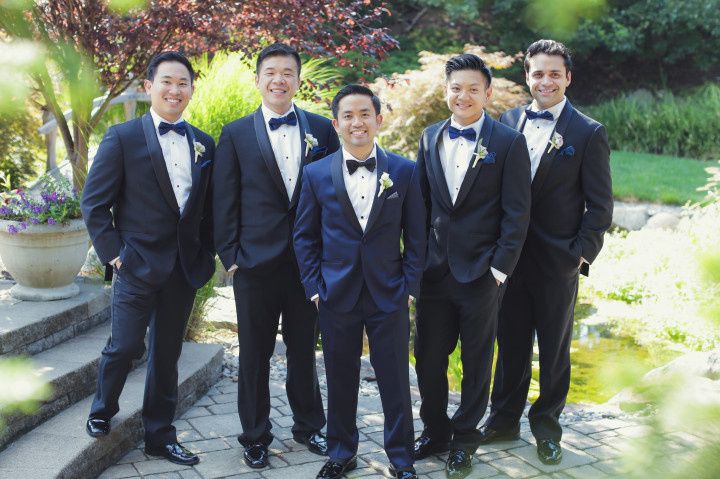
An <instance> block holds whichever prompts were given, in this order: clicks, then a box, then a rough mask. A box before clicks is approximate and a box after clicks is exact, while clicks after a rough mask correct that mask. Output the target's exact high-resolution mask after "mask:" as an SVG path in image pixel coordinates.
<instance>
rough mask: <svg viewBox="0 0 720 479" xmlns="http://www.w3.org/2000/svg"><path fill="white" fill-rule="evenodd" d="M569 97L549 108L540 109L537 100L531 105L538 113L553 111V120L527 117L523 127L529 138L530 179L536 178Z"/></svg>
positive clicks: (526, 136) (526, 137)
mask: <svg viewBox="0 0 720 479" xmlns="http://www.w3.org/2000/svg"><path fill="white" fill-rule="evenodd" d="M566 102H567V98H563V99H562V101H561V102H560V103H558V104H557V105H555V106H553V107H550V108H548V109H547V110H540V109H538V107H537V105H536V104H535V102H533V103H532V105H530V110H532V111H536V112H538V113H540V112H542V111H549V112H550V113H552V116H553V120H552V121H550V120H542V119H540V118H536V119H534V120H531V119H529V118H528V119H527V120H526V121H525V127H524V128H523V131H522V132H523V135H525V140H527V146H528V153H530V179H531V180H532V179H533V178H535V172H536V171H537V169H538V166H539V165H540V159H541V158H542V156H543V154H544V153H545V152H546V151H547V149H548V142H549V141H550V136H551V135H552V133H553V131H555V125H557V121H558V117H559V116H560V113H562V110H563V108H565V103H566Z"/></svg>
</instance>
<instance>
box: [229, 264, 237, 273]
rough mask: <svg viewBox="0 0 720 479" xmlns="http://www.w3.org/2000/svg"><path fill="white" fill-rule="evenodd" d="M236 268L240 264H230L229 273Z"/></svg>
mask: <svg viewBox="0 0 720 479" xmlns="http://www.w3.org/2000/svg"><path fill="white" fill-rule="evenodd" d="M236 269H238V265H236V264H234V265H232V266H230V267H229V268H228V270H227V272H228V273H232V272H233V271H235V270H236Z"/></svg>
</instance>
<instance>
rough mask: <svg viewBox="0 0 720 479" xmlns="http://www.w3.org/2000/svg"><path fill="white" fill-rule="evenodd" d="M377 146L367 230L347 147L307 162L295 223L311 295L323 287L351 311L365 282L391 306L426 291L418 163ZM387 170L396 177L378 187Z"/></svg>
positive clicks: (323, 294) (334, 305)
mask: <svg viewBox="0 0 720 479" xmlns="http://www.w3.org/2000/svg"><path fill="white" fill-rule="evenodd" d="M376 151H377V158H376V159H377V178H378V183H377V187H376V192H375V195H374V198H373V204H372V208H371V210H370V215H369V217H368V221H367V224H366V227H365V231H364V232H363V230H362V227H361V226H360V222H359V221H358V219H357V215H356V214H355V210H354V209H353V206H352V203H351V202H350V197H349V196H348V193H347V189H346V187H345V181H344V179H343V171H342V169H343V168H344V165H343V154H342V150H340V151H337V152H335V153H334V154H332V155H330V156H327V157H325V158H323V159H322V160H320V161H317V162H315V163H313V164H311V165H308V166H307V167H305V173H304V175H303V179H302V190H301V193H300V201H299V204H298V215H297V221H296V224H295V252H296V254H297V261H298V265H299V267H300V277H301V280H302V283H303V286H304V287H305V294H306V295H307V297H308V298H312V297H313V296H314V295H315V294H318V295H319V296H320V300H321V301H323V302H324V303H327V305H328V306H329V307H330V308H331V309H333V310H335V311H338V312H348V311H351V310H352V308H353V307H354V306H355V304H356V303H357V301H358V299H359V297H360V292H361V289H362V287H363V284H365V285H366V287H367V289H368V292H369V293H370V295H371V297H372V299H373V301H375V304H377V306H378V307H379V309H380V310H381V311H384V312H388V313H389V312H392V311H396V310H398V309H399V308H401V307H403V306H406V305H407V299H408V295H412V296H415V297H417V296H418V293H419V290H420V277H421V275H422V265H423V261H424V258H425V237H426V235H425V208H424V204H423V201H422V196H421V193H420V185H419V183H418V179H417V175H416V174H415V165H414V164H413V162H412V161H410V160H407V159H405V158H403V157H401V156H398V155H395V154H393V153H390V152H386V151H383V150H382V149H381V148H379V147H378V148H377V149H376ZM385 172H387V173H388V174H389V175H390V179H391V180H392V183H393V184H392V186H391V187H390V188H388V189H385V190H384V191H382V193H380V182H379V178H380V177H381V176H382V174H383V173H385ZM401 237H402V240H403V244H404V249H403V251H402V252H401V249H400V239H401Z"/></svg>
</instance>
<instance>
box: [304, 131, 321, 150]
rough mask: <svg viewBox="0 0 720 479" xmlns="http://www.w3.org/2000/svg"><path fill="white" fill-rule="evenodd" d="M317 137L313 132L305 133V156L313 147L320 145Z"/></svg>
mask: <svg viewBox="0 0 720 479" xmlns="http://www.w3.org/2000/svg"><path fill="white" fill-rule="evenodd" d="M318 144H319V143H318V141H317V138H315V137H314V136H312V133H305V156H307V155H308V153H310V152H311V151H312V149H313V148H315V147H316V146H318Z"/></svg>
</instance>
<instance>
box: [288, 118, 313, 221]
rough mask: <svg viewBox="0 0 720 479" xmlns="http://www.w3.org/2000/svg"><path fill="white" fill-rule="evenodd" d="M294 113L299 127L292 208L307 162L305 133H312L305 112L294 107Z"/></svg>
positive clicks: (296, 200) (298, 194) (296, 199)
mask: <svg viewBox="0 0 720 479" xmlns="http://www.w3.org/2000/svg"><path fill="white" fill-rule="evenodd" d="M295 114H296V115H297V117H298V127H299V128H300V169H299V170H298V175H297V176H298V177H297V183H295V189H294V190H293V195H292V198H290V209H292V208H294V207H295V205H296V204H297V202H298V198H299V197H300V185H301V184H302V183H301V181H302V173H303V167H304V166H305V165H307V164H308V163H309V162H308V158H307V155H306V154H305V152H306V151H307V146H306V144H305V134H306V133H312V132H311V131H310V124H309V123H308V120H307V116H306V115H305V112H304V111H303V110H301V109H300V108H298V107H295Z"/></svg>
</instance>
